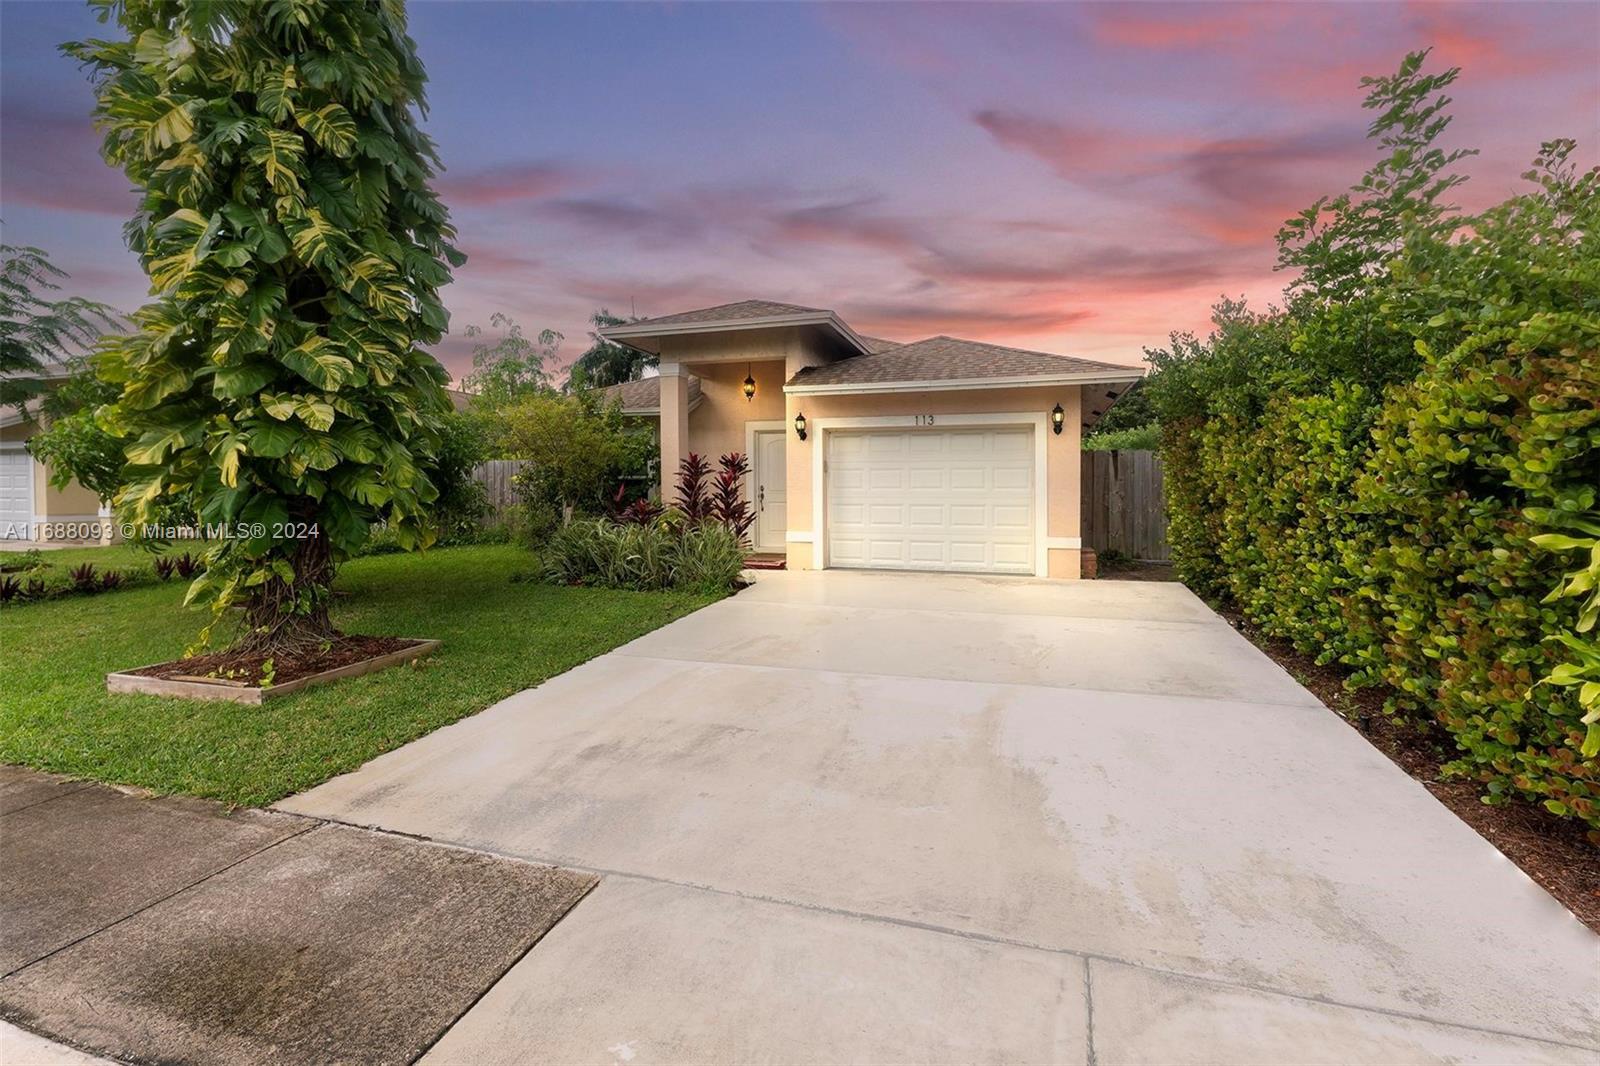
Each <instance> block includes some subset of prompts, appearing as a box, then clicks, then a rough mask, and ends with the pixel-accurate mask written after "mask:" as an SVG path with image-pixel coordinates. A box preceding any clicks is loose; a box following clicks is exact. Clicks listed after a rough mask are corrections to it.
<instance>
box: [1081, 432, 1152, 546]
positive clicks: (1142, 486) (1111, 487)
mask: <svg viewBox="0 0 1600 1066" xmlns="http://www.w3.org/2000/svg"><path fill="white" fill-rule="evenodd" d="M1082 492H1083V495H1082V507H1083V509H1082V527H1083V546H1084V547H1086V548H1093V549H1094V550H1095V551H1097V552H1107V551H1117V552H1121V553H1122V554H1123V555H1126V556H1128V557H1129V558H1131V559H1143V560H1148V561H1152V562H1167V561H1168V560H1170V559H1171V558H1172V555H1171V552H1170V551H1169V550H1168V548H1167V508H1166V502H1165V498H1164V497H1163V496H1162V487H1161V459H1160V457H1159V456H1157V455H1156V453H1155V452H1150V451H1115V452H1084V453H1083V486H1082Z"/></svg>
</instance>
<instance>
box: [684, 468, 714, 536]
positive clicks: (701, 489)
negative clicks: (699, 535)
mask: <svg viewBox="0 0 1600 1066" xmlns="http://www.w3.org/2000/svg"><path fill="white" fill-rule="evenodd" d="M709 476H711V464H710V463H708V462H706V461H705V459H704V458H703V457H701V456H699V455H697V454H695V453H694V452H690V453H689V454H688V455H686V456H684V458H683V460H682V461H681V462H679V463H678V500H677V503H678V509H679V510H680V511H682V512H683V516H684V517H685V518H687V519H688V520H689V524H690V525H699V524H700V523H701V522H703V521H705V519H706V517H707V515H708V514H709V511H710V507H711V499H710V497H709V496H708V495H707V494H706V478H708V477H709Z"/></svg>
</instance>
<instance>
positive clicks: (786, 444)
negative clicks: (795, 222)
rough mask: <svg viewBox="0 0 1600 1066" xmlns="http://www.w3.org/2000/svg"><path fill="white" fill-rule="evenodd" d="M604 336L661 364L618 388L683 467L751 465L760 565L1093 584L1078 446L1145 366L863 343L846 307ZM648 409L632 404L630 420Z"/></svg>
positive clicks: (669, 320) (928, 343)
mask: <svg viewBox="0 0 1600 1066" xmlns="http://www.w3.org/2000/svg"><path fill="white" fill-rule="evenodd" d="M600 333H601V335H602V336H604V337H606V338H607V339H609V340H613V341H616V342H618V343H620V344H626V345H628V346H629V347H632V348H635V349H637V350H639V351H642V352H647V353H649V354H651V355H654V356H657V357H659V360H660V377H659V378H646V379H643V380H641V381H637V382H629V383H627V384H626V385H624V386H619V387H616V388H618V389H619V390H622V395H621V396H620V397H619V398H620V399H621V401H622V405H623V410H624V413H632V414H635V415H636V416H644V417H648V416H649V415H651V414H653V415H654V416H655V417H656V419H657V420H658V422H659V425H660V442H661V477H662V497H663V499H665V500H668V501H670V500H671V499H672V497H673V482H674V476H675V474H676V472H677V469H678V464H679V461H680V460H681V459H682V458H683V457H684V456H686V455H688V454H689V453H691V452H695V453H699V454H701V455H704V456H706V457H708V458H709V459H710V460H711V461H712V462H713V463H714V462H715V460H716V457H717V456H719V455H722V454H723V453H726V452H743V453H745V454H747V455H749V456H750V462H751V475H750V482H749V487H748V497H749V499H750V500H751V501H752V503H753V504H754V505H755V507H756V511H757V517H756V523H755V526H754V527H753V528H752V530H751V537H752V540H753V544H754V548H755V550H756V551H758V552H776V553H782V554H783V555H784V556H785V558H786V561H787V565H788V567H789V569H792V570H806V569H822V568H825V567H855V568H868V569H890V570H958V571H975V572H992V573H1012V574H1033V575H1036V576H1040V577H1045V576H1048V577H1056V578H1076V577H1078V576H1079V572H1080V571H1079V552H1080V549H1081V547H1082V544H1081V541H1080V540H1079V529H1078V515H1079V499H1078V495H1079V463H1080V459H1079V440H1080V438H1081V435H1082V431H1083V430H1084V429H1085V428H1087V427H1089V426H1091V425H1093V423H1094V421H1095V419H1097V418H1098V417H1099V416H1100V415H1101V414H1102V413H1103V412H1104V411H1105V410H1106V409H1107V408H1108V407H1109V406H1110V405H1111V403H1112V402H1113V401H1115V399H1116V398H1117V396H1118V395H1119V394H1120V393H1121V392H1123V391H1124V390H1125V389H1127V387H1128V386H1129V385H1130V384H1132V383H1133V382H1135V381H1137V380H1138V379H1139V378H1141V377H1143V376H1144V371H1143V370H1142V369H1141V368H1138V367H1130V366H1118V365H1115V364H1111V363H1101V362H1096V361H1094V360H1090V359H1079V358H1075V357H1072V356H1065V355H1052V354H1048V353H1045V352H1033V351H1026V350H1023V349H1020V348H1010V347H1006V346H1004V345H999V344H988V343H984V342H982V341H971V340H960V339H958V338H955V337H944V336H940V337H929V338H927V339H925V340H919V341H913V342H911V343H908V344H899V343H895V342H892V341H884V340H878V339H876V338H869V337H863V336H861V335H860V334H858V333H856V332H855V331H854V330H852V329H851V328H850V327H849V326H848V325H847V324H846V323H845V322H844V321H843V320H842V319H841V318H840V317H839V316H838V315H837V314H835V313H834V312H833V311H829V310H824V309H820V308H813V307H797V306H794V305H793V304H784V303H773V302H771V301H767V300H742V301H740V302H738V303H731V304H723V305H720V306H717V307H707V308H703V309H701V310H698V311H684V312H681V313H679V314H671V315H663V316H661V317H659V318H649V319H643V320H640V321H637V322H629V323H627V324H625V325H620V326H608V327H606V328H605V329H602V330H601V331H600ZM630 405H631V406H630Z"/></svg>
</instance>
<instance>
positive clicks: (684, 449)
mask: <svg viewBox="0 0 1600 1066" xmlns="http://www.w3.org/2000/svg"><path fill="white" fill-rule="evenodd" d="M832 343H835V342H832V341H830V340H829V339H828V338H827V337H826V336H825V335H823V334H821V333H819V332H818V331H817V330H815V329H802V328H795V329H787V328H786V329H765V330H729V331H727V332H723V333H705V334H695V335H692V336H683V337H663V338H662V342H661V364H662V373H663V377H662V382H661V437H660V441H661V498H662V499H664V500H671V499H672V498H673V495H674V488H673V483H674V479H675V477H676V474H677V470H678V462H679V460H681V459H682V458H683V457H684V456H685V455H687V454H688V453H689V452H691V451H693V452H698V453H699V454H701V455H703V456H705V457H706V458H707V459H708V460H709V461H710V462H711V463H712V465H713V466H715V464H716V461H717V459H718V457H719V456H721V455H724V454H726V453H727V452H743V451H745V450H746V449H747V448H748V444H747V442H746V439H745V424H746V423H747V422H776V421H781V420H782V419H783V416H784V397H783V384H784V382H786V381H788V380H789V379H790V378H791V377H793V376H794V375H795V374H796V373H798V372H799V371H800V369H801V368H802V367H806V366H815V365H817V364H820V363H825V362H827V361H828V359H829V357H830V351H829V349H828V345H829V344H832ZM674 373H680V374H693V375H694V376H695V377H697V378H699V379H700V396H701V399H700V403H699V404H698V405H696V407H695V409H694V410H693V411H690V412H688V414H687V416H686V418H685V417H683V416H681V415H680V413H679V412H680V409H681V408H680V406H679V402H680V401H679V398H680V397H685V398H686V396H687V385H686V383H685V382H686V379H684V378H682V377H679V378H678V379H677V380H676V381H675V380H673V378H672V376H671V375H673V374H674ZM746 374H749V375H750V376H751V377H753V378H755V381H756V394H755V398H754V399H752V400H746V399H745V398H744V391H743V386H744V379H745V375H746ZM680 418H682V419H683V421H682V423H681V424H682V425H683V426H684V427H685V428H684V430H683V433H682V435H681V437H679V435H678V433H677V431H676V430H675V429H674V427H675V426H677V425H679V424H680Z"/></svg>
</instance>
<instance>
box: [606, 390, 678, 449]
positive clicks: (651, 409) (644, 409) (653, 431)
mask: <svg viewBox="0 0 1600 1066" xmlns="http://www.w3.org/2000/svg"><path fill="white" fill-rule="evenodd" d="M685 378H686V384H685V388H687V389H688V400H687V403H688V407H689V411H690V413H691V414H692V413H693V412H694V409H695V408H696V407H699V406H700V401H701V395H700V379H699V378H697V377H695V376H694V375H693V374H688V375H685ZM596 391H598V392H599V393H600V395H601V396H602V397H604V398H605V401H606V402H607V403H615V404H616V405H617V406H618V407H619V408H620V409H621V411H622V417H623V419H624V420H625V421H626V422H627V423H628V425H629V427H630V428H631V427H632V426H635V425H637V426H639V427H640V428H641V429H647V430H649V432H650V436H651V439H653V440H655V441H656V443H658V444H659V443H660V442H661V379H660V378H658V377H648V378H639V379H638V380H637V381H622V382H618V383H617V384H615V385H607V386H606V387H604V388H602V389H598V390H596Z"/></svg>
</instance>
